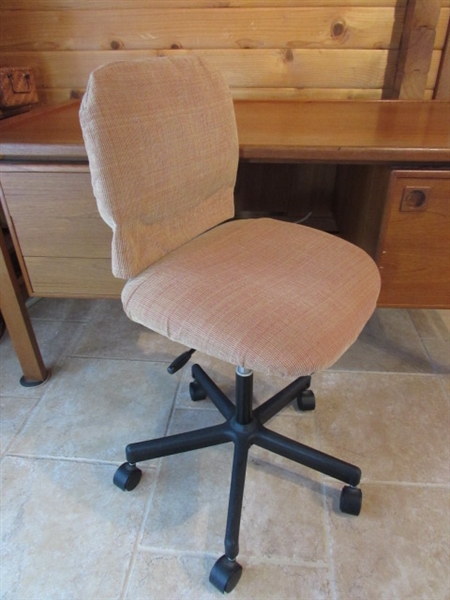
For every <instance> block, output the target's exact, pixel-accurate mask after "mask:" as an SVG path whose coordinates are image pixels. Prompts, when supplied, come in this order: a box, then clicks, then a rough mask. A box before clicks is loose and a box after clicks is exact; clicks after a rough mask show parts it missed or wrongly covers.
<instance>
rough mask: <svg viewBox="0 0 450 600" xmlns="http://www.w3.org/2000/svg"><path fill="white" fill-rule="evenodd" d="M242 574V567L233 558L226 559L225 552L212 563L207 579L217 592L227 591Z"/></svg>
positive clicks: (235, 583)
mask: <svg viewBox="0 0 450 600" xmlns="http://www.w3.org/2000/svg"><path fill="white" fill-rule="evenodd" d="M241 575H242V567H241V565H240V564H239V563H238V562H236V561H235V560H230V559H228V558H227V557H226V556H225V554H224V555H223V556H221V557H220V558H219V559H218V560H217V561H216V562H215V564H214V566H213V568H212V569H211V573H210V574H209V581H210V582H211V583H212V584H213V585H214V586H215V587H216V588H217V589H218V590H219V592H222V594H223V593H225V592H226V593H227V594H228V593H229V592H231V591H232V590H234V588H235V587H236V586H237V584H238V581H239V579H240V578H241Z"/></svg>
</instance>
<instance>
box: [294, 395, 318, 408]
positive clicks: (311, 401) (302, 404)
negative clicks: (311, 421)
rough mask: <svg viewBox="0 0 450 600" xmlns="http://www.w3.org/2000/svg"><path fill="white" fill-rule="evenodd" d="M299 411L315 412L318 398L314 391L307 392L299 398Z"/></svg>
mask: <svg viewBox="0 0 450 600" xmlns="http://www.w3.org/2000/svg"><path fill="white" fill-rule="evenodd" d="M297 408H298V410H301V411H305V410H314V409H315V408H316V397H315V396H314V392H313V391H312V390H305V391H304V392H302V393H301V394H300V396H298V398H297Z"/></svg>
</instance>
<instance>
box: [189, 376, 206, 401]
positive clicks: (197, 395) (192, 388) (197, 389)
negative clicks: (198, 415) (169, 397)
mask: <svg viewBox="0 0 450 600" xmlns="http://www.w3.org/2000/svg"><path fill="white" fill-rule="evenodd" d="M189 395H190V396H191V400H193V401H194V402H198V401H199V400H206V392H205V390H204V389H203V388H202V386H201V385H200V384H199V383H197V381H191V383H190V384H189Z"/></svg>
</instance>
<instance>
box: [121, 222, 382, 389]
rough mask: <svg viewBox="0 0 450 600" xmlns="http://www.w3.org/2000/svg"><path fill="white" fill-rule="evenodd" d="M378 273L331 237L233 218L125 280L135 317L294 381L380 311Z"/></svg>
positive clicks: (334, 354) (335, 353)
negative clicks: (376, 307) (377, 302)
mask: <svg viewBox="0 0 450 600" xmlns="http://www.w3.org/2000/svg"><path fill="white" fill-rule="evenodd" d="M379 288H380V277H379V273H378V269H377V267H376V265H375V263H374V262H373V261H372V259H371V258H370V257H369V256H368V255H367V254H366V253H365V252H364V251H362V250H361V249H359V248H357V247H356V246H353V245H351V244H349V243H348V242H345V241H343V240H342V239H339V238H337V237H335V236H332V235H329V234H326V233H324V232H321V231H318V230H315V229H311V228H308V227H305V226H302V225H297V224H293V223H286V222H282V221H276V220H273V219H247V220H241V221H239V220H238V221H232V222H229V223H225V224H222V225H219V226H218V227H215V228H214V229H212V230H210V231H208V232H206V233H204V234H202V235H201V236H199V237H197V238H195V239H193V240H191V241H190V242H188V243H186V244H185V245H183V246H181V247H179V248H178V249H176V250H175V251H173V252H171V253H170V254H168V255H166V256H165V257H164V258H162V259H161V260H159V261H157V262H156V263H154V264H152V265H151V266H150V267H148V268H147V269H146V270H144V271H143V272H142V273H140V274H139V275H138V276H137V277H135V278H133V279H131V280H130V281H128V282H127V284H126V286H125V288H124V290H123V294H122V300H123V305H124V309H125V312H126V313H127V315H128V316H129V317H130V319H132V320H133V321H136V322H138V323H141V324H142V325H145V326H146V327H148V328H150V329H152V330H154V331H156V332H158V333H160V334H162V335H165V336H166V337H168V338H169V339H171V340H174V341H177V342H180V343H182V344H184V345H186V346H188V347H191V348H195V349H197V350H200V351H202V352H205V353H207V354H209V355H211V356H215V357H217V358H219V359H222V360H224V361H227V362H230V363H232V364H234V365H239V366H242V367H246V368H249V369H253V370H255V371H260V372H264V373H269V374H274V375H281V376H292V377H298V376H301V375H307V374H311V373H313V372H315V371H318V370H320V369H323V368H326V367H328V366H330V365H332V364H333V363H334V362H335V361H336V360H337V359H338V358H339V357H340V356H341V354H343V353H344V352H345V350H346V349H347V348H348V347H349V346H350V345H351V344H352V343H353V342H354V341H355V339H356V338H357V336H358V334H359V333H360V331H361V329H362V328H363V326H364V325H365V323H366V322H367V320H368V319H369V317H370V315H371V314H372V312H373V311H374V309H375V306H376V300H377V298H378V293H379Z"/></svg>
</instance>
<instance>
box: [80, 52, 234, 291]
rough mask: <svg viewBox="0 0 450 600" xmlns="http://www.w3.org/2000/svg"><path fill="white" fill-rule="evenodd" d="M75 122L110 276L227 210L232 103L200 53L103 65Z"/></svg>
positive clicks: (145, 262) (135, 268) (131, 272)
mask: <svg viewBox="0 0 450 600" xmlns="http://www.w3.org/2000/svg"><path fill="white" fill-rule="evenodd" d="M192 81H195V82H196V85H195V86H194V90H193V86H192ZM187 84H189V85H187ZM124 107H126V108H125V109H124ZM80 120H81V123H82V126H83V135H84V140H85V144H86V148H87V150H88V154H89V163H90V169H91V175H92V185H93V189H94V194H95V197H96V199H97V204H98V209H99V211H100V214H101V216H102V217H103V219H104V220H105V221H106V222H107V223H108V225H109V226H110V227H111V228H112V230H113V240H112V270H113V273H114V275H115V276H116V277H120V278H124V279H129V278H132V277H134V276H135V275H137V274H138V273H140V272H141V271H142V270H144V269H145V268H146V267H148V266H149V265H150V264H152V263H154V262H155V261H157V260H159V259H160V258H162V257H163V256H164V255H166V254H167V253H169V252H171V251H172V250H174V249H175V248H177V247H179V246H181V245H183V244H185V243H186V242H188V241H189V240H190V239H192V238H194V237H196V236H198V235H199V234H201V233H203V232H204V231H206V230H208V229H210V228H211V227H214V226H215V225H217V224H219V223H221V222H223V221H225V220H227V219H229V218H231V217H232V216H233V214H234V203H233V190H234V184H235V178H236V171H237V162H238V140H237V132H236V123H235V118H234V110H233V103H232V99H231V95H230V92H229V89H228V86H227V85H226V83H225V81H224V80H223V78H222V76H221V75H220V73H217V72H216V71H215V70H211V69H210V68H209V67H208V65H207V63H206V62H205V61H203V60H202V59H201V58H198V57H194V56H189V57H187V56H186V57H176V58H168V57H159V58H151V59H147V60H140V61H132V62H118V63H113V64H109V65H105V66H103V67H100V68H99V69H97V70H96V71H94V72H93V73H92V74H91V76H90V79H89V83H88V86H87V90H86V94H85V96H84V98H83V102H82V106H81V109H80Z"/></svg>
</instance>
